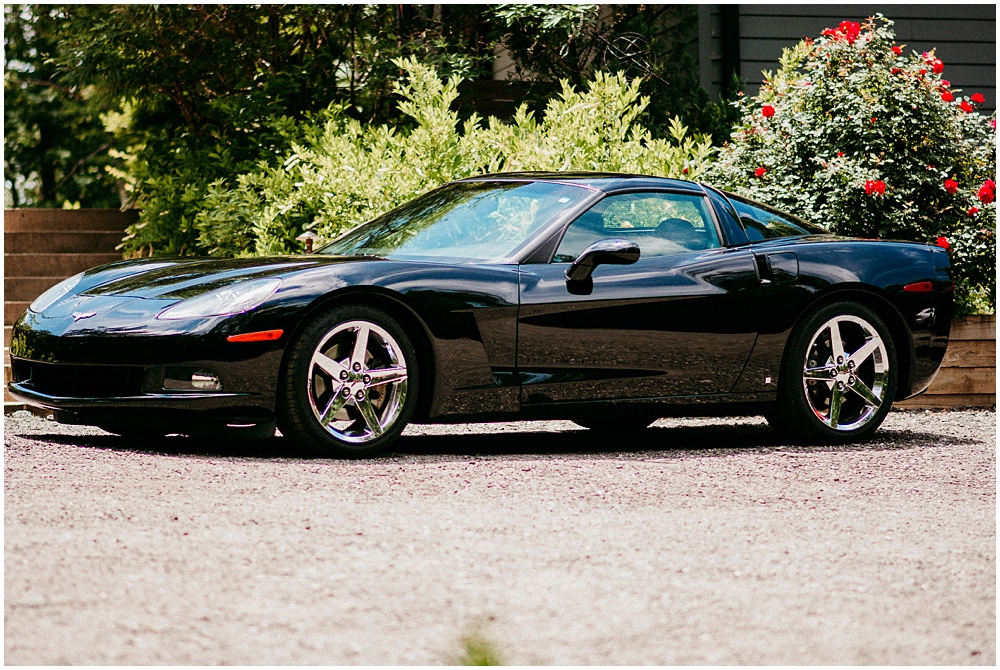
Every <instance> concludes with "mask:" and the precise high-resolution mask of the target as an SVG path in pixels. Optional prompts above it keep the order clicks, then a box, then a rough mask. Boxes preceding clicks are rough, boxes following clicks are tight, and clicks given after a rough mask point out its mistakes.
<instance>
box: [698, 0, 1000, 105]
mask: <svg viewBox="0 0 1000 670" xmlns="http://www.w3.org/2000/svg"><path fill="white" fill-rule="evenodd" d="M879 12H880V13H882V14H884V15H885V16H886V17H887V18H889V19H890V20H892V21H893V22H894V25H893V29H894V30H895V31H896V39H897V42H899V43H900V44H905V45H906V49H907V51H910V50H913V51H916V52H918V53H920V52H923V51H930V50H931V49H933V48H937V56H938V58H940V59H941V60H943V61H944V63H945V71H944V77H945V78H946V79H948V80H949V81H951V85H952V87H953V88H957V89H961V90H962V92H963V93H964V94H965V95H972V94H973V93H977V92H978V93H982V94H983V95H984V96H986V104H985V105H983V111H985V112H987V113H988V112H992V111H993V110H994V109H996V96H997V81H996V5H947V4H934V5H916V4H913V5H728V6H723V5H702V6H701V7H700V9H699V34H698V55H699V62H700V67H701V72H700V77H701V84H702V86H704V87H705V89H706V90H708V91H709V93H711V94H712V95H713V97H715V96H718V94H719V92H720V91H722V89H723V87H724V85H725V83H726V81H725V80H726V77H725V73H724V64H725V65H728V64H730V63H732V64H734V65H735V64H736V63H738V72H739V76H740V79H741V80H742V81H743V82H745V83H746V92H747V93H748V94H751V95H754V94H756V93H757V92H758V91H759V90H760V85H761V82H762V80H763V77H762V76H761V71H762V70H771V71H774V70H776V69H777V67H778V58H779V57H780V56H781V49H782V48H783V47H788V46H791V45H793V44H795V43H796V42H798V41H799V40H800V39H802V38H803V37H807V36H808V37H816V36H818V35H819V34H820V32H821V31H822V30H823V29H824V28H830V27H835V26H836V25H837V24H839V23H840V22H841V21H844V20H851V21H858V22H861V21H863V20H864V19H865V18H867V17H869V16H872V15H873V14H876V13H879ZM727 14H728V16H727ZM727 24H728V29H727ZM727 32H728V33H730V34H732V33H733V32H737V33H738V37H737V39H736V40H733V39H732V38H730V39H728V40H724V39H723V36H724V35H725V34H726V33H727ZM734 53H735V59H734V57H733V56H734ZM734 60H735V62H734Z"/></svg>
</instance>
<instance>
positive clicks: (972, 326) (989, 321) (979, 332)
mask: <svg viewBox="0 0 1000 670" xmlns="http://www.w3.org/2000/svg"><path fill="white" fill-rule="evenodd" d="M949 339H950V340H955V341H960V340H996V339H997V317H996V315H995V314H988V315H979V316H970V317H966V318H965V319H963V320H958V319H956V320H955V322H954V323H953V324H952V325H951V335H950V336H949Z"/></svg>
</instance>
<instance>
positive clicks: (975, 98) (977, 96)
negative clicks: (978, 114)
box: [972, 93, 986, 105]
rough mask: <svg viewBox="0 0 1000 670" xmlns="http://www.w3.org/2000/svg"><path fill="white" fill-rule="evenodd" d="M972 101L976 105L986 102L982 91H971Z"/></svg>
mask: <svg viewBox="0 0 1000 670" xmlns="http://www.w3.org/2000/svg"><path fill="white" fill-rule="evenodd" d="M972 102H974V103H976V104H977V105H981V104H983V103H984V102H986V98H984V97H983V94H982V93H973V94H972Z"/></svg>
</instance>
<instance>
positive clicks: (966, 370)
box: [898, 314, 997, 408]
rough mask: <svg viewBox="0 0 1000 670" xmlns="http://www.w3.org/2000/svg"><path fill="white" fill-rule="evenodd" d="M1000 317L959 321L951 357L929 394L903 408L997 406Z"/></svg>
mask: <svg viewBox="0 0 1000 670" xmlns="http://www.w3.org/2000/svg"><path fill="white" fill-rule="evenodd" d="M996 364H997V317H996V315H995V314H992V315H980V316H970V317H966V318H965V319H964V320H958V321H955V323H953V324H952V326H951V339H950V340H949V342H948V353H946V354H945V356H944V362H943V363H942V364H941V369H940V370H939V371H938V374H937V377H935V378H934V381H933V383H931V386H930V388H929V389H927V391H926V392H925V393H924V394H922V395H919V396H917V397H916V398H912V399H910V400H907V401H906V402H902V403H899V405H898V406H899V407H910V408H914V407H923V408H946V407H991V406H993V405H996V404H997V367H996Z"/></svg>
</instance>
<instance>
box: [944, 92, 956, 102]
mask: <svg viewBox="0 0 1000 670" xmlns="http://www.w3.org/2000/svg"><path fill="white" fill-rule="evenodd" d="M941 99H942V100H944V101H945V102H954V100H955V96H954V95H952V94H951V91H945V92H944V93H942V94H941Z"/></svg>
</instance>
